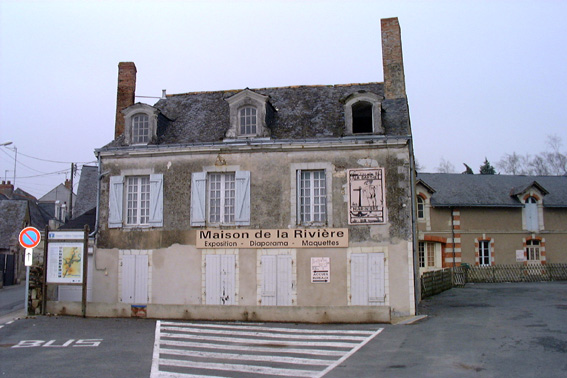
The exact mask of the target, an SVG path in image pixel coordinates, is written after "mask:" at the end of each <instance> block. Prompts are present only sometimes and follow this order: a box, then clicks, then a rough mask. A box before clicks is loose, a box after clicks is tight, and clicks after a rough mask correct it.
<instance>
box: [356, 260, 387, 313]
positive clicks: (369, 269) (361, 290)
mask: <svg viewBox="0 0 567 378" xmlns="http://www.w3.org/2000/svg"><path fill="white" fill-rule="evenodd" d="M350 261H351V262H350V290H351V304H352V305H360V306H368V305H378V304H381V303H383V302H384V294H385V293H384V254H383V253H353V254H352V255H351V260H350Z"/></svg>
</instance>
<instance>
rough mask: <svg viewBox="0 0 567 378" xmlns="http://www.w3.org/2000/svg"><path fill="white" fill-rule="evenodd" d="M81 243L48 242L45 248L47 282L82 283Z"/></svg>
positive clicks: (82, 248)
mask: <svg viewBox="0 0 567 378" xmlns="http://www.w3.org/2000/svg"><path fill="white" fill-rule="evenodd" d="M83 258H84V244H83V243H49V244H48V248H47V282H48V283H63V284H80V283H83Z"/></svg>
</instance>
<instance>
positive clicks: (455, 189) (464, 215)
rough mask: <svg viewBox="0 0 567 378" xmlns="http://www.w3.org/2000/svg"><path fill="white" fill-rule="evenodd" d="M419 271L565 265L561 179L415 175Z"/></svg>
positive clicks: (566, 191)
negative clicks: (506, 265)
mask: <svg viewBox="0 0 567 378" xmlns="http://www.w3.org/2000/svg"><path fill="white" fill-rule="evenodd" d="M416 196H417V225H418V239H419V244H418V263H419V266H420V271H421V272H423V271H427V270H436V269H441V268H444V267H451V266H455V265H456V266H458V265H461V264H462V263H466V264H469V265H472V266H492V265H504V264H523V265H534V264H535V265H540V264H547V263H567V253H566V250H565V245H567V177H566V176H508V175H467V174H445V173H419V174H418V175H417V184H416Z"/></svg>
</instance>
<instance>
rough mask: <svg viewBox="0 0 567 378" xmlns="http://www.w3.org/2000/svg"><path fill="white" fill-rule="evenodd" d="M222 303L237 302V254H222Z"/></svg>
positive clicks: (230, 303)
mask: <svg viewBox="0 0 567 378" xmlns="http://www.w3.org/2000/svg"><path fill="white" fill-rule="evenodd" d="M220 257H221V277H220V278H221V282H220V289H221V290H220V304H223V305H232V304H236V301H235V300H234V299H235V298H234V297H235V295H236V292H235V277H236V274H235V261H236V259H235V255H221V256H220Z"/></svg>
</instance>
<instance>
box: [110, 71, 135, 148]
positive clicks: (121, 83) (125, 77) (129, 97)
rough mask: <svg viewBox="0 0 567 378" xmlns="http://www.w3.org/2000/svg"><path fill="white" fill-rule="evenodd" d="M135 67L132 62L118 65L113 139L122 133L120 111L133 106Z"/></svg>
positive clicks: (122, 126) (122, 117)
mask: <svg viewBox="0 0 567 378" xmlns="http://www.w3.org/2000/svg"><path fill="white" fill-rule="evenodd" d="M136 72H137V71H136V65H135V64H134V62H120V63H119V64H118V91H117V95H116V123H115V125H114V138H118V137H119V136H120V135H122V134H123V133H124V114H122V113H121V111H122V110H123V109H125V108H127V107H129V106H130V105H134V100H135V95H136Z"/></svg>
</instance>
